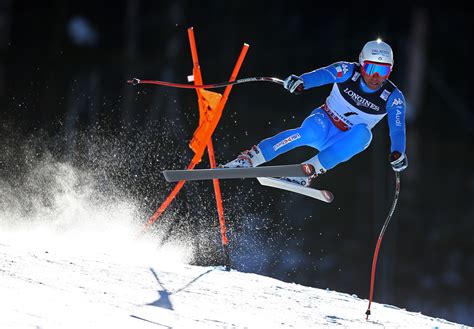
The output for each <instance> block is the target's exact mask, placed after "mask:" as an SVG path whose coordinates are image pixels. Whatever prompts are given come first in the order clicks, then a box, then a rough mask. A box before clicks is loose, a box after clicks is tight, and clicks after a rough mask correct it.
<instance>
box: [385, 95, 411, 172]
mask: <svg viewBox="0 0 474 329" xmlns="http://www.w3.org/2000/svg"><path fill="white" fill-rule="evenodd" d="M405 110H406V102H405V97H404V96H403V94H402V93H401V91H400V90H398V89H395V90H394V92H393V93H392V94H391V95H390V97H389V98H388V100H387V117H388V128H389V131H390V141H391V147H390V151H391V153H390V157H389V160H390V164H391V165H392V168H393V170H394V171H403V170H405V169H406V168H407V166H408V159H407V156H406V154H405V152H406V128H405Z"/></svg>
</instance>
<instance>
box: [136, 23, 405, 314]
mask: <svg viewBox="0 0 474 329" xmlns="http://www.w3.org/2000/svg"><path fill="white" fill-rule="evenodd" d="M188 37H189V42H190V46H191V55H192V59H193V75H192V76H190V77H188V80H189V81H190V82H191V81H194V85H189V84H181V83H173V82H167V81H159V80H142V79H138V78H133V79H131V80H128V81H127V82H128V83H130V84H133V85H140V84H153V85H161V86H167V87H173V88H183V89H195V90H196V93H197V97H198V105H199V126H198V128H197V129H196V131H195V132H194V135H193V138H192V140H191V142H190V143H189V147H190V148H191V149H192V150H193V151H194V153H195V155H194V157H193V159H192V160H191V162H190V163H189V165H188V167H187V169H186V170H183V171H191V170H193V169H194V167H195V166H196V165H197V164H198V163H199V162H200V161H201V159H202V156H203V154H204V151H205V150H206V149H207V151H208V155H209V161H210V164H211V169H203V170H214V171H215V170H217V169H216V161H215V157H214V147H213V144H212V139H211V136H212V134H213V132H214V130H215V129H216V127H217V124H218V122H219V119H220V117H221V116H222V110H223V109H224V106H225V104H226V102H227V99H228V97H229V94H230V91H231V90H232V86H233V85H237V84H242V83H248V82H272V83H277V84H280V85H283V80H281V79H278V78H274V77H252V78H243V79H238V80H236V77H237V74H238V72H239V71H240V67H241V65H242V63H243V60H244V58H245V56H246V54H247V50H248V48H249V45H248V44H246V43H244V45H243V47H242V50H241V52H240V55H239V57H238V59H237V62H236V64H235V66H234V70H233V71H232V74H231V76H230V79H229V81H228V82H220V83H214V84H203V82H202V81H203V80H202V75H201V69H200V66H199V60H198V56H197V48H196V42H195V39H194V30H193V28H192V27H191V28H188ZM223 87H225V90H224V93H223V94H219V93H215V92H210V91H207V90H205V89H217V88H223ZM289 166H293V169H292V170H298V169H297V168H296V166H297V167H301V165H289ZM223 169H225V168H223ZM249 169H250V168H249ZM253 169H264V167H260V168H253ZM271 170H273V169H271ZM299 170H300V174H299V176H305V175H306V176H308V174H307V173H306V172H305V170H306V169H305V168H302V169H301V168H300V169H299ZM313 170H314V169H313ZM301 171H303V174H301ZM165 172H166V171H165ZM165 172H164V174H165ZM262 173H263V172H260V171H259V172H258V175H257V174H253V176H248V177H255V178H257V179H258V180H259V182H260V184H262V185H266V186H272V187H277V188H281V189H285V190H288V191H292V192H297V193H300V194H304V195H308V196H311V197H315V196H313V195H309V194H306V193H305V192H306V191H303V192H301V191H297V190H294V189H293V188H288V187H287V186H282V185H281V184H275V182H273V181H279V180H277V179H273V178H269V177H268V175H266V177H259V175H261V174H262ZM279 174H281V173H279ZM279 174H278V175H279ZM212 175H214V174H212ZM212 175H211V176H212ZM226 175H228V174H226ZM272 175H274V176H273V177H275V176H276V177H278V175H275V172H272ZM263 176H265V175H263ZM280 176H298V175H296V174H295V175H287V174H285V175H280ZM165 177H166V174H165ZM232 178H242V177H232ZM206 179H212V181H213V185H214V192H215V197H216V204H217V212H218V215H219V224H220V230H221V237H222V246H223V250H224V256H225V264H224V266H225V269H226V270H230V256H229V251H228V239H227V229H226V226H225V219H224V208H223V206H222V195H221V191H220V185H219V178H214V177H211V178H206ZM170 180H171V179H170ZM185 182H186V180H184V179H183V180H180V181H179V182H178V184H177V185H176V186H175V188H174V189H173V190H172V191H171V193H170V194H169V195H168V197H167V198H166V199H165V201H164V202H163V203H162V204H161V206H160V207H159V208H158V209H157V210H156V211H155V213H154V214H153V215H152V216H151V217H150V218H149V220H148V222H147V223H146V225H145V228H148V227H149V226H150V225H152V224H153V223H154V222H155V221H156V220H157V219H158V217H160V215H161V214H162V213H163V212H164V211H165V210H166V208H167V207H168V206H169V205H170V203H171V201H173V199H174V198H175V197H176V195H177V194H178V193H179V191H180V190H181V188H182V187H183V185H184V183H185ZM301 188H302V189H308V190H314V191H317V192H322V193H323V194H324V196H323V197H321V198H320V200H323V201H326V202H332V200H333V198H334V197H333V196H332V193H331V192H329V191H319V190H315V189H311V188H305V187H301ZM399 194H400V173H399V172H396V173H395V196H394V198H393V202H392V206H391V208H390V210H389V213H388V215H387V218H386V219H385V223H384V225H383V227H382V229H381V232H380V234H379V237H378V239H377V244H376V247H375V251H374V256H373V260H372V270H371V278H370V294H369V305H368V308H367V311H366V312H365V314H366V320H368V318H369V315H370V314H371V311H370V307H371V304H372V300H373V293H374V284H375V271H376V267H377V258H378V253H379V250H380V245H381V243H382V239H383V236H384V234H385V231H386V229H387V227H388V224H389V223H390V220H391V218H392V216H393V213H394V212H395V208H396V205H397V202H398V198H399ZM315 198H318V197H315ZM324 198H326V200H324Z"/></svg>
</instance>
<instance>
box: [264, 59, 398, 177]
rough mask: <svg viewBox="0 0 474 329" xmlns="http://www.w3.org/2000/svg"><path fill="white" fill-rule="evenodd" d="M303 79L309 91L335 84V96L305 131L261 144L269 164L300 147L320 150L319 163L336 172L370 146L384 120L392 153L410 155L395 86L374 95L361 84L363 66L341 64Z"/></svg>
mask: <svg viewBox="0 0 474 329" xmlns="http://www.w3.org/2000/svg"><path fill="white" fill-rule="evenodd" d="M300 78H301V79H303V81H304V90H307V89H310V88H314V87H319V86H323V85H327V84H330V83H332V84H333V87H332V90H331V93H330V94H329V96H328V97H327V98H326V102H325V103H324V104H323V105H322V106H320V107H318V108H316V109H314V110H313V111H312V112H311V114H310V115H309V116H308V117H307V118H306V119H305V120H304V121H303V123H302V124H301V127H299V128H296V129H289V130H285V131H282V132H281V133H278V134H277V135H275V136H273V137H270V138H267V139H265V140H263V141H261V142H260V143H259V144H258V146H259V148H260V150H261V151H262V154H263V156H264V158H265V160H266V161H270V160H272V159H274V158H275V157H277V156H278V155H280V154H282V153H285V152H288V151H290V150H292V149H294V148H295V147H298V146H310V147H313V148H316V149H317V150H319V154H318V155H317V157H318V159H319V162H320V164H321V165H322V166H323V167H324V169H326V170H329V169H332V168H333V167H335V166H336V165H338V164H339V163H341V162H344V161H347V160H349V159H350V158H352V157H353V156H354V155H356V154H358V153H360V152H362V151H363V150H365V149H366V148H367V147H368V146H369V144H370V142H371V140H372V133H371V129H372V128H373V127H374V126H375V125H376V124H377V123H378V122H379V121H380V120H381V119H382V118H383V117H384V116H385V115H387V116H388V126H389V132H390V140H391V151H392V152H393V151H398V152H400V153H402V154H404V153H405V144H406V137H405V98H404V97H403V94H402V92H401V91H400V90H399V89H398V88H397V87H396V86H395V85H394V84H393V83H392V82H391V81H390V80H386V81H385V82H384V83H383V84H382V86H381V87H380V88H379V89H377V90H371V89H369V87H368V86H367V85H366V83H365V82H364V79H363V78H362V75H361V70H360V65H359V64H358V63H350V62H337V63H334V64H332V65H329V66H327V67H323V68H320V69H316V70H314V71H311V72H308V73H304V74H303V75H301V76H300ZM308 162H311V160H309V161H308Z"/></svg>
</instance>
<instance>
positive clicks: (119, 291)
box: [0, 164, 467, 329]
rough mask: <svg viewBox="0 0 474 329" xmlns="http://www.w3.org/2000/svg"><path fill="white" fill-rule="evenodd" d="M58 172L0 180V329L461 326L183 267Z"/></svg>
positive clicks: (115, 204) (79, 178)
mask: <svg viewBox="0 0 474 329" xmlns="http://www.w3.org/2000/svg"><path fill="white" fill-rule="evenodd" d="M112 194H114V196H113V197H110V196H105V195H104V192H103V191H101V190H100V189H99V190H98V189H97V186H96V183H95V181H94V180H93V179H90V180H89V179H85V174H84V173H78V172H77V171H76V170H75V169H74V168H72V167H70V166H68V165H64V164H53V165H51V164H48V165H44V164H42V165H41V166H39V169H38V170H35V171H33V172H32V174H31V177H29V176H28V177H26V178H25V183H24V184H23V183H22V184H19V183H18V184H16V185H15V184H9V183H8V182H7V181H1V180H0V328H1V329H3V328H5V329H14V328H43V329H46V328H61V329H64V328H136V329H141V328H321V327H333V326H334V327H335V326H338V327H341V328H467V326H462V325H458V324H455V323H452V322H448V321H446V320H442V319H434V318H430V317H428V316H425V315H421V314H419V313H411V312H407V311H405V310H403V309H398V308H397V307H393V306H389V305H381V304H377V303H373V304H372V308H371V309H372V315H371V316H370V319H369V321H366V319H365V311H366V309H367V304H368V302H367V300H361V299H359V298H357V297H356V296H351V295H348V294H343V293H339V292H335V291H327V290H321V289H316V288H310V287H305V286H301V285H297V284H291V283H285V282H282V281H279V280H276V279H272V278H268V277H264V276H260V275H256V274H251V273H240V272H237V271H230V272H227V271H225V270H223V269H222V268H219V267H199V266H191V265H189V264H190V262H191V260H192V257H193V249H192V247H191V245H192V244H191V243H187V242H186V241H183V238H182V237H181V240H179V241H173V239H166V243H162V241H164V239H163V238H161V237H160V234H159V233H156V232H155V234H154V235H151V234H146V235H144V234H143V226H142V224H140V225H137V223H140V222H143V218H142V216H141V215H139V211H138V210H137V206H136V204H134V203H133V202H131V201H127V200H125V199H121V198H120V197H117V195H116V192H113V193H112Z"/></svg>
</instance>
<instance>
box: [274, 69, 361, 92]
mask: <svg viewBox="0 0 474 329" xmlns="http://www.w3.org/2000/svg"><path fill="white" fill-rule="evenodd" d="M353 71H354V63H349V62H337V63H334V64H331V65H329V66H326V67H322V68H319V69H316V70H314V71H311V72H307V73H304V74H302V75H301V76H299V77H298V76H296V75H293V74H292V75H290V76H289V77H288V78H286V79H285V81H284V83H283V87H284V88H285V89H287V90H288V91H290V92H291V93H295V94H299V93H301V92H302V91H303V90H306V89H310V88H314V87H319V86H323V85H327V84H330V83H337V82H344V81H346V80H347V79H349V78H350V77H351V76H352V73H353Z"/></svg>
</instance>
